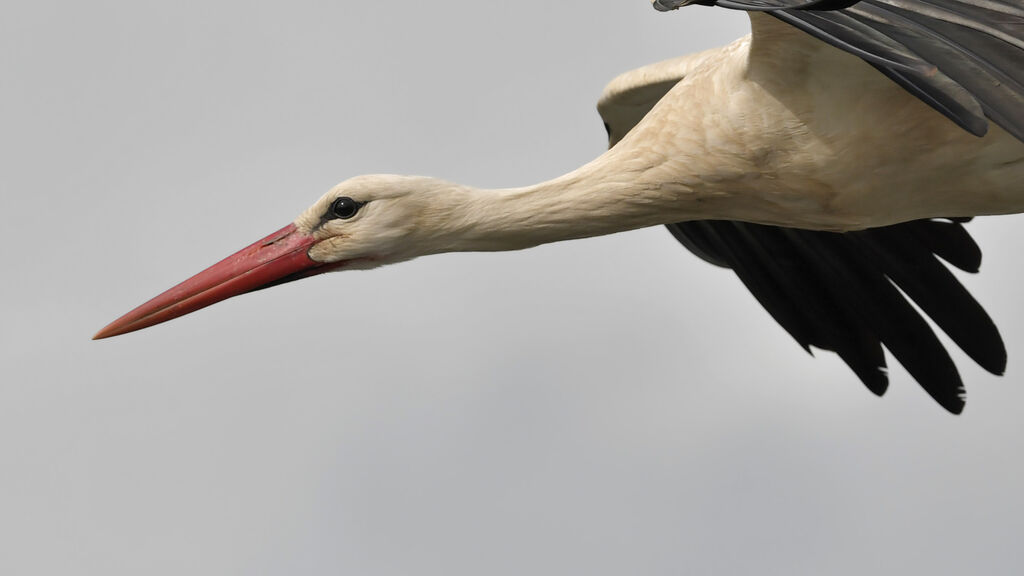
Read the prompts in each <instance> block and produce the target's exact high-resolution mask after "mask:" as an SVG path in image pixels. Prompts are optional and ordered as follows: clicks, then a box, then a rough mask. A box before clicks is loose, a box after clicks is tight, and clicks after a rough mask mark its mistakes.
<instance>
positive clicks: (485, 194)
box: [445, 149, 706, 251]
mask: <svg viewBox="0 0 1024 576" xmlns="http://www.w3.org/2000/svg"><path fill="white" fill-rule="evenodd" d="M622 156H623V154H620V153H617V152H616V149H613V150H610V151H608V152H606V153H605V154H604V155H602V156H601V157H599V158H597V159H596V160H594V161H593V162H591V163H589V164H587V165H585V166H583V167H581V168H579V169H577V170H574V171H572V172H570V173H568V174H565V175H563V176H560V177H558V178H555V179H553V180H549V181H547V182H541V183H540V184H534V185H532V186H526V187H523V188H512V189H504V190H479V189H470V188H460V192H461V193H459V194H457V198H456V202H455V204H453V206H452V209H453V211H454V212H455V214H453V218H452V219H451V221H452V222H454V223H456V225H455V226H454V227H453V228H452V229H451V235H450V236H449V237H450V238H451V243H450V245H449V246H448V247H447V249H446V250H445V251H494V250H519V249H522V248H529V247H532V246H537V245H540V244H546V243H550V242H557V241H560V240H572V239H576V238H585V237H590V236H601V235H605V234H612V233H615V232H622V231H625V230H633V229H637V228H644V227H647V226H654V225H657V224H664V223H668V222H677V221H681V220H687V219H692V218H697V217H706V215H704V214H702V213H701V211H700V209H699V208H700V207H699V204H700V201H699V200H697V195H696V194H695V193H694V191H693V190H692V189H690V188H689V187H688V186H686V185H684V184H682V183H677V184H672V183H667V182H666V181H665V180H664V179H662V178H658V177H657V176H655V175H654V174H653V173H654V172H658V170H655V169H652V167H651V164H650V159H649V158H647V159H645V160H644V161H642V162H634V163H630V162H629V161H628V158H623V157H622ZM631 164H632V165H634V166H635V168H633V167H631Z"/></svg>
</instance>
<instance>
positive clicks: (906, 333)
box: [668, 220, 1006, 413]
mask: <svg viewBox="0 0 1024 576" xmlns="http://www.w3.org/2000/svg"><path fill="white" fill-rule="evenodd" d="M668 228H669V230H670V231H671V232H672V234H673V235H674V236H675V237H676V238H677V239H678V240H679V241H680V242H682V243H683V245H685V246H686V247H687V248H690V249H691V250H692V251H694V253H696V254H697V255H698V256H700V257H701V258H703V259H705V260H707V261H709V262H711V263H712V264H715V265H718V266H726V267H728V268H731V269H732V270H733V271H734V272H736V275H737V276H738V277H739V278H740V280H741V281H742V282H743V283H744V284H745V285H746V286H747V288H748V289H749V290H750V291H751V293H753V295H754V296H755V297H756V298H757V300H758V301H759V302H760V303H761V305H762V306H764V307H765V309H766V310H767V311H768V313H769V314H771V315H772V317H773V318H774V319H775V320H776V321H777V322H778V323H779V324H780V325H781V326H782V327H783V328H785V329H786V331H787V332H789V333H790V335H791V336H793V338H794V339H795V340H796V341H797V342H798V343H799V344H800V345H801V346H803V347H804V348H805V349H809V347H811V346H814V347H816V348H821V349H824V350H832V351H834V352H836V353H837V354H838V355H839V356H840V357H841V358H842V359H843V361H844V362H846V364H847V365H849V366H850V368H851V369H852V370H853V371H854V373H856V374H857V376H858V378H860V380H861V381H862V382H863V383H864V384H865V385H866V386H867V387H868V389H870V390H871V391H872V392H874V393H875V394H879V395H881V394H882V393H883V392H884V391H885V389H886V387H887V385H888V380H887V374H886V371H885V367H886V364H885V358H884V356H883V353H882V347H883V346H884V347H885V348H887V349H889V351H890V352H891V353H892V354H893V356H894V357H895V358H896V359H897V360H898V361H899V362H900V364H902V365H903V366H904V367H905V368H906V369H907V371H908V372H910V374H911V375H912V376H913V377H914V379H915V380H917V381H918V382H919V383H920V384H921V386H922V387H923V388H924V389H925V391H927V392H928V394H929V395H931V396H932V397H933V398H934V399H935V400H936V401H938V402H939V404H940V405H942V407H943V408H945V409H947V410H949V411H950V412H953V413H959V412H960V411H961V410H962V409H963V404H964V402H963V394H964V390H963V384H962V382H961V380H960V375H959V373H958V371H957V369H956V366H955V365H954V364H953V361H952V359H951V358H950V357H949V354H948V353H947V352H946V350H945V348H944V347H943V345H942V343H941V342H940V341H939V339H938V338H937V337H936V336H935V333H934V332H933V331H932V329H931V327H930V326H929V325H928V323H927V322H926V321H925V319H924V318H923V317H922V316H921V314H920V313H919V312H918V311H917V309H916V308H915V307H914V306H913V305H912V304H911V301H913V302H914V303H915V304H917V306H918V307H920V309H921V311H923V312H924V313H925V314H926V315H928V316H929V317H931V318H932V320H934V321H935V323H936V324H937V325H938V326H939V327H940V328H941V329H942V330H943V331H944V332H945V333H946V334H947V335H948V336H949V337H950V338H951V339H952V340H953V342H955V343H956V344H957V345H958V346H959V347H960V348H961V349H963V350H964V351H965V352H966V353H967V355H968V356H970V357H971V358H972V359H974V360H975V361H976V362H977V363H978V364H979V365H980V366H981V367H982V368H984V369H986V370H988V371H989V372H992V373H995V374H1001V373H1002V372H1003V370H1004V369H1005V367H1006V349H1005V347H1004V346H1003V342H1002V339H1001V337H1000V335H999V331H998V329H997V328H996V326H995V324H994V323H993V322H992V319H991V318H990V317H989V316H988V314H987V313H986V312H985V310H984V309H983V308H982V307H981V305H980V304H978V302H977V301H976V300H975V299H974V298H973V297H972V296H971V295H970V293H969V292H967V290H966V289H965V288H964V287H963V285H961V284H960V282H959V281H958V280H957V279H956V277H955V276H954V275H953V274H952V273H951V272H950V271H949V270H948V269H947V268H946V266H944V265H943V264H942V263H941V262H940V261H939V260H938V257H937V256H941V257H942V258H944V259H946V260H947V261H948V262H950V263H951V264H953V265H955V266H958V267H960V268H962V269H964V270H966V271H976V270H977V268H978V264H980V259H981V253H980V251H979V250H978V247H977V245H976V244H975V243H974V241H973V240H972V239H971V237H970V235H968V234H967V232H966V231H965V230H964V229H963V226H962V224H961V223H959V222H952V221H944V220H920V221H913V222H907V223H903V224H897V225H894V226H887V227H883V228H873V229H869V230H862V231H857V232H847V233H842V234H840V233H834V232H819V231H811V230H798V229H791V228H781V227H777V226H765V225H760V224H749V223H744V222H732V221H724V220H708V221H695V222H680V223H677V224H670V225H668ZM908 298H909V300H908Z"/></svg>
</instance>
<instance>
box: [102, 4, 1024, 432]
mask: <svg viewBox="0 0 1024 576" xmlns="http://www.w3.org/2000/svg"><path fill="white" fill-rule="evenodd" d="M653 4H654V7H655V8H656V9H658V10H662V11H670V10H675V9H678V8H680V7H684V6H687V5H689V4H701V5H705V6H718V7H722V8H728V9H734V10H744V11H747V12H748V13H749V15H750V23H751V34H750V35H748V36H745V37H743V38H740V39H738V40H736V41H735V42H733V43H732V44H729V45H727V46H724V47H721V48H717V49H712V50H708V51H705V52H701V53H697V54H691V55H687V56H683V57H680V58H676V59H672V60H668V61H664V62H659V63H656V64H652V65H650V66H646V67H644V68H640V69H638V70H634V71H631V72H627V73H626V74H623V75H621V76H619V77H617V78H615V79H614V80H613V81H612V82H611V83H610V84H609V85H608V87H607V88H606V89H605V91H604V94H602V96H601V98H600V100H599V103H598V111H599V112H600V114H601V117H602V118H603V120H604V122H605V127H606V128H607V130H608V136H609V150H608V151H607V152H605V153H604V154H602V155H601V156H599V157H598V158H596V159H595V160H593V161H591V162H590V163H588V164H586V165H584V166H582V167H580V168H578V169H576V170H574V171H572V172H570V173H568V174H565V175H563V176H560V177H558V178H555V179H553V180H550V181H547V182H542V183H539V184H534V185H531V186H525V187H522V188H513V189H502V190H482V189H475V188H471V187H468V186H463V185H459V184H455V183H451V182H446V181H442V180H438V179H434V178H427V177H418V176H394V175H369V176H359V177H355V178H352V179H350V180H347V181H345V182H342V183H341V184H338V185H337V186H335V187H334V188H332V189H331V190H330V191H328V192H327V193H326V194H324V195H323V196H322V197H321V198H320V199H319V200H317V201H316V202H315V203H314V204H313V205H312V206H310V207H309V208H308V209H307V210H306V211H305V212H304V213H302V214H301V215H300V216H299V217H298V218H296V219H295V220H294V221H293V222H292V223H291V224H288V225H287V226H285V227H284V228H282V229H281V230H278V231H277V232H274V233H273V234H270V235H269V236H267V237H266V238H263V239H262V240H259V241H257V242H255V243H254V244H252V245H250V246H248V247H246V248H244V249H242V250H241V251H239V252H237V253H235V254H234V255H232V256H229V257H228V258H226V259H224V260H222V261H221V262H219V263H217V264H214V265H213V266H211V267H210V268H208V269H206V270H204V271H203V272H200V273H199V274H197V275H196V276H193V277H192V278H190V279H188V280H186V281H184V282H182V283H181V284H178V285H177V286H175V287H173V288H171V289H170V290H168V291H166V292H164V293H163V294H161V295H159V296H157V297H156V298H153V299H152V300H150V301H148V302H146V303H145V304H143V305H141V306H139V307H138V308H136V309H134V310H132V311H131V312H129V313H127V314H125V315H124V316H122V317H121V318H119V319H117V320H115V321H114V322H112V323H111V324H109V325H108V326H106V327H105V328H103V329H102V330H100V331H99V332H98V333H97V334H96V335H95V337H94V338H97V339H98V338H107V337H110V336H115V335H118V334H124V333H126V332H132V331H135V330H139V329H142V328H146V327H148V326H152V325H154V324H158V323H161V322H165V321H167V320H170V319H172V318H176V317H178V316H181V315H184V314H188V313H190V312H193V311H195V310H198V309H200V308H203V307H205V306H209V305H210V304H213V303H216V302H218V301H220V300H223V299H225V298H229V297H232V296H236V295H239V294H243V293H246V292H251V291H253V290H258V289H262V288H267V287H270V286H274V285H277V284H281V283H285V282H290V281H292V280H297V279H299V278H304V277H307V276H312V275H315V274H321V273H324V272H329V271H335V270H347V269H366V268H374V267H377V266H381V265H384V264H391V263H395V262H401V261H404V260H410V259H412V258H416V257H418V256H423V255H427V254H437V253H443V252H453V251H498V250H518V249H522V248H528V247H532V246H536V245H539V244H544V243H548V242H556V241H560V240H568V239H574V238H584V237H589V236H597V235H603V234H611V233H615V232H620V231H625V230H632V229H637V228H642V227H647V226H656V225H666V226H667V227H668V229H669V231H670V232H671V233H672V235H673V236H675V238H676V239H677V240H679V242H681V243H682V244H683V245H684V246H685V247H686V248H688V249H689V250H691V251H692V252H694V253H695V254H696V255H697V256H699V257H700V258H702V259H704V260H706V261H708V262H710V263H711V264H714V265H717V266H722V267H726V268H730V269H732V270H733V271H734V272H735V273H736V275H737V276H738V277H739V279H740V280H741V281H742V282H743V283H744V284H745V285H746V287H747V288H748V289H750V291H751V293H753V295H754V296H755V297H756V298H757V300H758V301H759V302H760V303H761V304H762V305H763V306H764V307H765V309H766V310H767V311H768V312H769V313H770V314H771V315H772V317H774V318H775V320H777V321H778V322H779V324H780V325H781V326H782V327H783V328H784V329H785V330H786V331H787V332H788V333H789V334H790V335H791V336H792V337H793V338H794V339H795V340H796V341H797V342H798V343H799V344H800V345H801V346H803V347H804V348H805V349H807V350H808V351H810V350H811V347H812V346H813V347H816V348H819V349H824V350H831V351H834V352H835V353H837V354H838V355H839V356H840V357H841V358H842V359H843V361H844V362H846V364H847V365H849V367H850V368H851V369H852V370H853V372H854V373H855V374H856V376H857V378H859V379H860V380H861V381H862V382H863V383H864V385H865V386H866V387H867V388H868V389H869V390H870V391H871V392H873V393H875V394H878V395H881V394H883V393H884V392H885V390H886V388H887V386H888V374H887V370H886V357H885V354H884V352H883V348H884V349H888V350H889V352H890V353H891V354H892V355H893V356H894V357H895V358H896V359H897V360H898V361H899V362H900V363H901V364H902V365H903V366H904V367H905V368H906V369H907V371H908V372H909V373H910V375H911V376H912V377H913V378H914V379H915V380H916V381H917V382H918V383H919V384H920V385H921V386H922V387H923V388H924V390H925V391H926V392H927V393H928V394H929V395H931V396H932V398H934V399H935V400H936V401H937V402H938V403H939V404H940V405H941V406H942V407H944V408H945V409H947V410H949V411H950V412H954V413H959V412H960V411H961V410H962V409H963V406H964V388H963V384H962V382H961V378H960V376H959V373H958V371H957V368H956V366H955V365H954V363H953V361H952V359H951V358H950V356H949V354H948V352H947V351H946V349H945V347H944V346H943V344H942V343H941V342H940V341H939V340H938V338H937V337H936V335H935V333H934V332H933V330H932V328H931V326H930V325H929V323H928V322H927V320H926V319H925V316H927V317H929V318H931V320H932V321H933V322H934V323H935V324H936V325H937V326H938V327H939V328H941V329H942V330H943V331H944V332H945V333H946V334H947V335H948V336H949V337H950V338H951V339H952V341H953V342H955V343H956V344H957V345H958V346H959V347H960V348H961V349H962V350H963V351H964V352H965V353H966V354H967V355H968V356H969V357H970V358H971V359H973V360H974V361H975V362H977V363H978V365H980V366H981V367H982V368H984V369H986V370H988V371H989V372H992V373H995V374H1001V373H1002V372H1003V370H1004V369H1005V365H1006V351H1005V348H1004V346H1003V343H1002V339H1001V337H1000V335H999V332H998V330H997V329H996V326H995V324H994V323H993V322H992V320H991V319H990V317H989V316H988V314H987V313H986V312H985V310H984V309H983V308H982V307H981V306H980V305H979V304H978V302H977V301H976V300H975V299H974V298H973V297H972V296H971V295H970V294H969V293H968V292H967V290H966V289H965V288H964V287H963V286H962V285H961V284H960V282H959V281H958V280H957V279H956V277H955V276H954V275H953V274H952V273H951V272H950V270H949V269H948V268H947V267H946V265H945V264H944V263H943V261H944V262H945V263H946V264H949V265H952V266H954V267H956V268H958V269H960V270H964V271H968V272H976V271H977V270H978V268H979V266H980V263H981V251H980V249H979V248H978V246H977V244H975V242H974V241H973V240H972V238H971V237H970V235H969V234H968V233H967V232H966V230H965V229H964V223H965V222H967V221H968V220H969V219H970V218H971V217H973V216H978V215H986V214H1008V213H1018V212H1022V211H1024V7H1020V6H1017V5H1016V4H1014V3H1013V2H1011V1H1010V0H860V1H857V0H809V1H808V0H697V1H694V0H654V2H653ZM915 305H916V306H915ZM922 313H923V315H922Z"/></svg>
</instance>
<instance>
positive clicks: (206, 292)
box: [92, 224, 333, 340]
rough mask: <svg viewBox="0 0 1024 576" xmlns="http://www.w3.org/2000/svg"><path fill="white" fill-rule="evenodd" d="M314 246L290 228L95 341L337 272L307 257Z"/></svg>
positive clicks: (141, 309)
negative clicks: (298, 281)
mask: <svg viewBox="0 0 1024 576" xmlns="http://www.w3.org/2000/svg"><path fill="white" fill-rule="evenodd" d="M315 241H316V240H315V239H314V238H313V237H312V236H310V235H307V234H302V233H300V232H298V231H296V229H295V225H294V224H289V225H287V226H285V227H284V228H282V229H280V230H278V231H277V232H274V233H273V234H271V235H270V236H267V237H266V238H264V239H262V240H260V241H259V242H256V243H255V244H252V245H250V246H247V247H245V248H243V249H241V250H239V251H238V252H236V253H234V254H232V255H231V256H228V257H227V258H225V259H223V260H221V261H220V262H218V263H216V264H214V265H213V266H210V267H209V268H207V269H206V270H203V271H202V272H200V273H199V274H196V275H195V276H193V277H191V278H189V279H188V280H185V281H184V282H182V283H181V284H178V285H177V286H175V287H174V288H171V289H170V290H168V291H166V292H164V293H163V294H161V295H159V296H157V297H156V298H153V299H152V300H150V301H149V302H146V303H145V304H143V305H142V306H139V307H138V308H136V309H134V310H132V311H131V312H129V313H127V314H125V315H124V316H122V317H120V318H118V319H117V320H114V321H113V322H111V323H110V324H109V325H108V326H107V327H106V328H104V329H102V330H100V331H99V332H97V333H96V335H95V336H93V337H92V338H93V340H99V339H100V338H109V337H111V336H117V335H118V334H125V333H127V332H134V331H135V330H141V329H143V328H147V327H149V326H152V325H154V324H159V323H161V322H166V321H168V320H171V319H172V318H177V317H178V316H183V315H185V314H188V313H189V312H195V311H196V310H199V309H200V308H205V307H207V306H209V305H210V304H215V303H217V302H220V301H221V300H224V299H226V298H231V297H232V296H237V295H239V294H244V293H246V292H252V291H253V290H259V289H260V288H266V287H268V286H273V285H275V284H282V283H284V282H289V281H291V280H297V279H299V278H304V277H306V276H312V275H314V274H319V273H321V272H326V271H327V270H330V269H332V268H333V267H332V266H324V265H323V264H322V263H320V262H316V261H314V260H312V259H311V258H310V257H309V256H308V255H307V254H306V253H307V251H308V250H309V248H310V246H312V245H313V243H314V242H315Z"/></svg>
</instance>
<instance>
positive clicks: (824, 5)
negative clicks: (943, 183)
mask: <svg viewBox="0 0 1024 576" xmlns="http://www.w3.org/2000/svg"><path fill="white" fill-rule="evenodd" d="M653 3H654V7H655V8H657V9H659V10H663V11H664V10H672V9H675V8H679V7H680V6H685V5H688V4H704V5H712V6H720V7H723V8H729V9H733V10H744V11H757V12H765V13H767V14H770V15H771V16H774V17H775V18H778V19H779V20H782V21H783V22H786V23H788V24H791V25H792V26H795V27H796V28H799V29H801V30H803V31H804V32H807V33H808V34H811V35H813V36H815V37H817V38H819V39H821V40H823V41H825V42H827V43H829V44H831V45H833V46H835V47H837V48H839V49H841V50H845V51H846V52H849V53H851V54H854V55H856V56H858V57H860V58H862V59H863V60H865V61H867V62H868V63H869V64H871V65H872V66H874V67H875V68H877V69H878V70H879V71H880V72H882V73H883V74H885V75H886V76H888V77H889V78H890V79H892V80H893V81H894V82H896V83H898V84H900V85H901V86H903V87H904V88H905V89H906V90H907V91H908V92H910V93H911V94H913V95H914V96H916V97H918V98H920V99H921V100H923V101H924V102H926V103H927V104H928V105H930V106H931V107H932V108H934V109H936V110H938V111H939V112H941V113H942V114H944V115H945V116H946V117H948V118H949V119H950V120H952V121H954V122H956V123H957V124H958V125H960V126H961V127H962V128H964V129H965V130H967V131H969V132H971V133H972V134H975V135H978V136H981V135H983V134H985V132H986V130H987V128H988V122H987V120H986V117H988V118H989V119H991V120H992V121H993V122H995V123H996V124H998V125H999V126H1002V127H1003V129H1005V130H1006V131H1007V132H1009V133H1011V134H1013V135H1014V136H1015V137H1017V138H1018V139H1020V140H1022V141H1024V7H1022V6H1020V3H1019V2H1015V1H1013V0H860V1H857V0H697V1H694V0H654V2H653Z"/></svg>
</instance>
